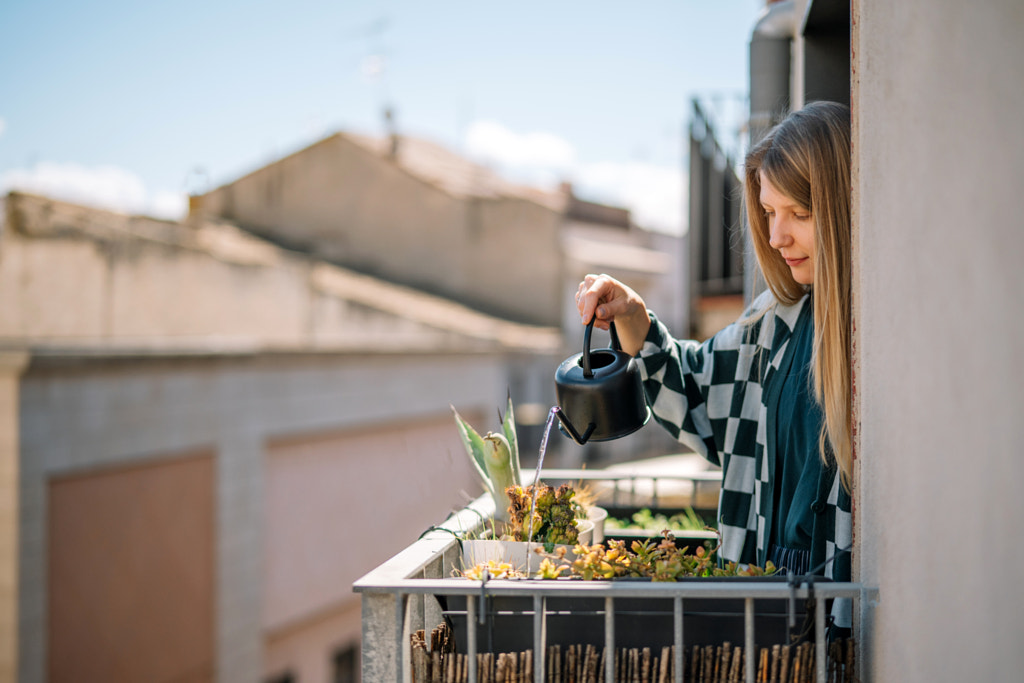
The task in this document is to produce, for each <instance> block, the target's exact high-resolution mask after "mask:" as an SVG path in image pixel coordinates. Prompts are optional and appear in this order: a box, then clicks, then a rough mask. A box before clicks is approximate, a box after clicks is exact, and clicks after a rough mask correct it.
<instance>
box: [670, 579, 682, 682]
mask: <svg viewBox="0 0 1024 683" xmlns="http://www.w3.org/2000/svg"><path fill="white" fill-rule="evenodd" d="M672 612H673V619H674V628H673V629H672V635H673V640H674V643H673V644H674V645H675V648H676V662H675V681H676V683H683V599H682V598H681V597H678V596H676V597H675V598H674V599H673V605H672Z"/></svg>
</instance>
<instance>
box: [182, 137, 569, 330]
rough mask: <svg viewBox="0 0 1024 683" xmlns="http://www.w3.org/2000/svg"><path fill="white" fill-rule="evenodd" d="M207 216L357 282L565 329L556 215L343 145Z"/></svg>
mask: <svg viewBox="0 0 1024 683" xmlns="http://www.w3.org/2000/svg"><path fill="white" fill-rule="evenodd" d="M400 154H401V152H400ZM200 210H201V211H202V212H203V213H205V214H206V215H217V216H223V217H224V218H227V219H228V220H232V221H236V222H237V223H238V224H239V225H242V226H244V227H246V228H248V229H252V230H254V231H256V232H257V233H260V234H263V235H267V236H271V237H273V238H274V239H277V240H280V241H281V242H282V243H284V244H286V245H293V246H295V247H298V248H302V249H308V250H311V251H312V252H313V253H314V254H316V255H317V256H319V257H321V258H325V259H327V260H330V261H332V262H335V263H339V264H342V265H345V266H348V267H351V268H354V269H356V270H359V271H361V272H365V273H370V274H373V275H377V276H380V277H384V278H386V279H388V280H391V281H394V282H399V283H402V284H406V285H409V286H414V287H418V288H422V289H424V290H425V291H429V292H433V293H436V294H440V295H443V296H447V297H451V298H453V299H455V300H457V301H460V302H462V303H466V304H468V305H472V306H475V307H478V308H480V309H482V310H486V311H488V312H491V313H495V314H497V315H503V316H507V317H509V318H511V319H515V320H521V321H525V322H531V323H536V324H545V325H557V324H558V320H559V315H560V311H561V305H560V303H559V302H558V301H557V288H558V285H559V283H560V279H559V267H558V264H559V263H560V259H561V255H560V253H559V252H558V249H557V231H558V225H559V221H560V220H561V219H560V215H559V214H558V213H557V212H555V211H553V210H551V209H550V208H546V207H544V206H541V205H540V204H536V203H533V202H528V201H524V200H522V199H520V198H515V197H503V196H498V195H496V196H488V197H487V198H479V197H473V196H462V195H459V196H457V195H454V194H451V193H449V192H446V191H444V190H442V189H441V188H440V187H438V186H437V185H435V184H432V183H429V182H426V181H425V180H423V179H421V178H419V177H417V176H414V175H412V174H411V173H409V172H408V171H407V170H405V169H404V168H403V167H402V166H401V165H400V164H399V163H398V162H396V161H394V160H392V159H389V158H387V157H386V156H382V155H380V154H377V153H374V152H372V151H371V150H369V149H367V148H366V147H364V146H363V145H360V144H358V143H356V142H354V141H352V140H350V139H348V138H347V137H345V136H344V135H334V136H331V137H329V138H327V139H325V140H323V141H321V142H319V143H317V144H315V145H313V146H311V147H308V148H306V149H304V150H302V151H301V152H299V153H296V154H294V155H291V156H289V157H286V158H285V159H282V160H281V161H278V162H276V163H274V164H271V165H269V166H266V167H263V168H261V169H259V170H257V171H254V172H253V173H251V174H250V175H248V176H245V177H244V178H241V179H239V180H237V181H235V182H233V183H231V184H230V185H227V186H224V187H221V188H218V189H216V190H213V191H211V192H210V193H208V194H206V195H204V196H203V197H202V198H201V209H200Z"/></svg>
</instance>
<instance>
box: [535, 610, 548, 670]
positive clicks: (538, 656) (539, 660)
mask: <svg viewBox="0 0 1024 683" xmlns="http://www.w3.org/2000/svg"><path fill="white" fill-rule="evenodd" d="M546 603H547V598H545V597H544V596H542V595H541V594H539V593H537V594H535V595H534V596H533V683H544V668H545V667H544V664H545V655H546V654H547V653H546V652H545V650H546V649H547V642H548V634H547V604H546Z"/></svg>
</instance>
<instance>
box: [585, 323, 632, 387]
mask: <svg viewBox="0 0 1024 683" xmlns="http://www.w3.org/2000/svg"><path fill="white" fill-rule="evenodd" d="M595 320H597V316H596V315H595V316H593V317H591V318H590V322H588V323H587V326H586V328H584V330H583V359H582V360H583V377H584V378H585V379H590V378H591V377H593V376H594V371H593V370H592V369H591V367H590V336H591V335H592V334H593V332H594V321H595ZM608 331H609V332H610V333H611V335H612V348H613V349H614V350H616V351H621V350H622V344H620V343H619V335H618V333H617V332H616V331H615V322H614V321H613V322H610V323H608Z"/></svg>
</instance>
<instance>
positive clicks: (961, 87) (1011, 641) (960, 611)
mask: <svg viewBox="0 0 1024 683" xmlns="http://www.w3.org/2000/svg"><path fill="white" fill-rule="evenodd" d="M853 19H854V20H853V26H854V33H853V55H854V58H853V65H852V70H853V79H854V86H853V88H854V90H853V98H852V101H853V102H854V144H853V149H854V154H855V161H854V163H855V178H854V188H855V198H854V205H855V212H856V213H855V225H856V231H857V233H856V235H855V249H856V253H857V259H856V268H857V273H856V284H855V306H856V341H855V343H856V356H857V359H858V363H857V367H856V398H857V417H858V424H857V435H858V441H857V462H858V470H859V481H858V487H857V507H856V525H857V526H856V542H857V548H858V550H859V553H858V554H859V560H858V565H859V566H858V572H857V573H858V578H859V579H860V580H862V581H864V582H865V583H867V584H869V585H877V586H878V587H879V589H880V593H879V598H878V603H877V607H876V608H875V609H874V610H873V615H872V620H871V621H869V625H871V626H873V632H872V631H869V636H870V646H871V651H872V653H873V658H872V661H871V666H870V671H869V672H868V673H869V674H870V676H871V680H875V681H962V680H978V681H982V680H984V681H1009V680H1019V679H1020V678H1021V672H1022V671H1024V648H1021V647H1020V641H1021V634H1022V633H1024V612H1022V611H1021V609H1020V606H1021V604H1024V584H1022V583H1021V581H1020V571H1019V568H1020V567H1021V566H1024V545H1022V544H1021V543H1020V536H1021V531H1020V520H1021V519H1024V496H1021V494H1020V482H1021V481H1024V458H1022V457H1021V453H1020V449H1021V443H1024V421H1022V420H1021V418H1020V410H1021V406H1024V382H1022V381H1021V378H1022V377H1024V355H1022V353H1021V351H1022V348H1024V347H1022V343H1021V340H1022V339H1024V318H1022V316H1021V302H1022V301H1024V267H1022V265H1021V257H1022V255H1024V231H1022V230H1021V226H1020V219H1021V216H1022V215H1024V193H1022V192H1021V187H1022V186H1024V174H1022V171H1021V160H1022V159H1024V132H1022V128H1021V125H1020V122H1021V115H1022V112H1024V87H1022V80H1021V74H1024V41H1021V39H1020V29H1021V27H1022V26H1024V5H1022V4H1021V3H1020V2H1018V1H1017V0H993V1H992V2H986V3H974V4H965V3H961V2H950V1H943V2H933V1H931V0H908V1H906V2H899V3H877V2H863V1H862V2H855V3H854V18H853Z"/></svg>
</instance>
